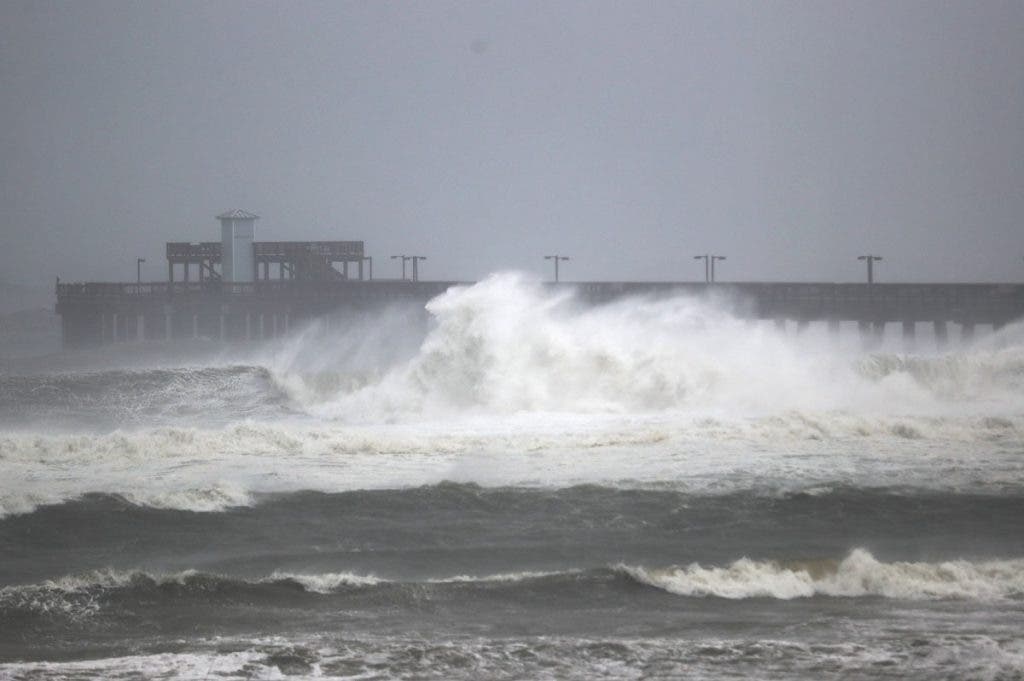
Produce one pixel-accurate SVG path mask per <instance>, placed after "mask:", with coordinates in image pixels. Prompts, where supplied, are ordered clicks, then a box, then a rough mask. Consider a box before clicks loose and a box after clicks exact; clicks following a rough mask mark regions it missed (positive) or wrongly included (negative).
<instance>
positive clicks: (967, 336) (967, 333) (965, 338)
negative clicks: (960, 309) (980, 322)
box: [960, 322, 974, 343]
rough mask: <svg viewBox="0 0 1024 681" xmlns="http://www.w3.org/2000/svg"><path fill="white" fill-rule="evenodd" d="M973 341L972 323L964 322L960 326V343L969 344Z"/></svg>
mask: <svg viewBox="0 0 1024 681" xmlns="http://www.w3.org/2000/svg"><path fill="white" fill-rule="evenodd" d="M973 340H974V322H964V323H963V324H962V325H961V326H960V342H961V343H970V342H971V341H973Z"/></svg>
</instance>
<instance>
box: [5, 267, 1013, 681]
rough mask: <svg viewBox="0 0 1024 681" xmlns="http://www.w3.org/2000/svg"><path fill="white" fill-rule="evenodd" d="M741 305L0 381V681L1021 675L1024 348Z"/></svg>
mask: <svg viewBox="0 0 1024 681" xmlns="http://www.w3.org/2000/svg"><path fill="white" fill-rule="evenodd" d="M741 304H742V301H728V300H717V299H694V298H686V297H664V298H657V299H632V300H625V301H619V302H616V303H612V304H608V305H604V306H600V307H587V306H583V305H580V304H579V303H578V302H577V301H575V300H574V299H573V297H572V295H571V294H570V293H567V292H562V293H555V292H552V291H550V290H545V289H543V288H542V287H541V286H540V285H539V284H537V283H536V282H534V281H531V280H530V279H528V278H526V277H523V276H521V275H516V274H498V275H494V276H492V277H490V278H488V279H486V280H484V281H482V282H481V283H479V284H476V285H473V286H466V287H462V288H456V289H452V290H450V291H449V292H447V293H446V294H444V295H442V296H439V297H438V298H436V299H434V300H432V301H430V303H429V304H428V305H427V306H426V309H425V310H423V309H416V308H414V307H400V306H396V307H393V308H389V309H385V310H380V311H379V312H375V313H365V314H363V315H360V316H359V317H357V318H355V319H353V318H346V317H343V316H342V317H338V318H336V319H324V320H318V321H316V322H314V323H312V324H309V325H307V326H306V327H304V328H301V329H297V330H294V331H293V333H291V334H290V335H289V336H287V337H285V338H279V339H275V340H272V341H267V342H265V343H262V344H259V345H251V346H245V347H242V346H238V347H232V346H221V345H218V344H216V343H214V342H205V343H204V342H199V343H193V344H190V345H187V346H174V347H170V346H162V345H161V344H159V343H146V344H135V345H130V344H123V345H120V346H113V347H107V348H103V349H98V350H94V351H89V352H77V353H68V354H65V355H57V356H51V357H46V358H43V359H39V358H35V359H19V360H12V361H10V362H8V367H7V371H6V372H5V373H3V374H2V375H0V678H4V679H8V678H9V679H92V678H103V679H280V678H289V679H291V678H295V679H301V678H339V679H587V680H589V679H598V678H599V679H683V678H687V679H689V678H693V679H730V678H757V679H1022V678H1024V324H1022V323H1016V324H1012V325H1009V326H1007V327H1004V328H1002V329H1000V330H998V331H991V332H988V333H986V334H979V335H978V336H977V337H975V338H973V339H970V340H969V341H968V340H967V339H964V340H963V341H961V340H960V339H958V338H957V335H956V334H953V338H952V339H951V341H952V342H951V345H950V346H949V347H948V348H941V349H940V348H937V347H936V345H935V343H934V340H933V339H932V338H930V336H929V335H928V333H927V329H926V328H925V327H924V325H922V326H921V328H920V329H919V333H918V335H917V339H916V343H915V346H914V347H907V346H905V345H904V341H903V339H902V338H899V337H898V336H897V335H896V334H890V336H889V337H887V338H886V340H885V341H884V342H883V344H882V345H880V346H877V347H872V348H869V349H865V348H864V346H863V343H862V340H861V339H860V338H859V336H858V335H857V333H856V329H855V328H848V327H847V326H846V325H844V327H843V329H842V330H841V333H840V334H839V335H838V336H836V335H830V334H829V333H828V331H827V329H826V328H824V325H823V324H822V325H812V327H811V328H809V329H807V330H806V331H804V332H802V333H798V332H797V330H796V329H795V328H792V327H791V328H789V329H779V328H777V327H776V326H775V325H774V324H772V323H770V322H753V321H750V320H746V319H743V318H742V316H740V315H736V314H733V312H732V310H734V309H736V307H735V306H737V305H741ZM819 326H821V327H822V328H818V327H819Z"/></svg>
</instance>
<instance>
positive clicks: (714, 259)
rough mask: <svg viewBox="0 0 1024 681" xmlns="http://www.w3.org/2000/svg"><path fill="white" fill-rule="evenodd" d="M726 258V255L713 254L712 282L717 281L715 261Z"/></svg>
mask: <svg viewBox="0 0 1024 681" xmlns="http://www.w3.org/2000/svg"><path fill="white" fill-rule="evenodd" d="M716 260H725V256H724V255H713V256H711V283H712V284H713V283H715V261H716Z"/></svg>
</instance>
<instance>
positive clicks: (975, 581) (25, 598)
mask: <svg viewBox="0 0 1024 681" xmlns="http://www.w3.org/2000/svg"><path fill="white" fill-rule="evenodd" d="M623 578H624V579H623ZM631 582H633V583H640V584H644V585H647V586H651V587H655V588H658V589H661V590H663V591H666V592H668V593H670V594H673V595H677V596H684V597H717V598H726V599H749V598H769V599H781V600H790V599H794V598H810V597H815V596H819V597H821V596H824V597H836V598H857V597H882V598H889V599H901V600H935V599H959V600H972V601H995V600H1005V599H1014V600H1018V599H1021V598H1022V597H1024V559H1016V560H991V561H984V562H971V561H967V560H952V561H945V562H940V563H909V562H893V563H885V562H881V561H879V560H877V559H876V558H875V557H874V556H872V555H871V554H870V553H869V552H867V551H866V550H864V549H855V550H854V551H852V552H851V553H850V554H849V555H848V556H847V557H846V558H844V559H843V560H841V561H834V560H832V561H828V560H825V561H813V562H808V561H791V562H776V561H754V560H750V559H747V558H743V559H740V560H737V561H736V562H734V563H732V564H731V565H729V566H726V567H702V566H700V565H696V564H694V565H690V566H688V567H685V568H683V567H678V568H667V569H655V568H645V567H635V566H629V565H617V566H614V567H610V568H596V569H590V570H567V571H554V572H551V571H549V572H530V571H524V572H514V573H506V574H495V575H482V576H469V575H455V576H451V577H442V578H431V579H426V580H422V581H412V582H403V581H393V580H388V579H383V578H380V577H377V576H374V575H361V574H355V573H348V572H340V573H323V574H296V573H285V572H275V573H273V574H271V575H269V576H266V577H261V578H253V579H243V578H238V577H229V576H224V575H216V574H209V573H202V572H196V571H194V570H188V571H185V572H181V573H177V574H171V575H152V574H148V573H145V572H139V571H127V572H125V571H115V570H100V571H95V572H91V573H87V574H83V575H76V576H67V577H63V578H61V579H57V580H50V581H46V582H42V583H39V584H31V585H23V586H7V587H3V588H0V614H5V615H6V616H8V617H14V616H16V615H20V616H34V617H39V616H45V617H60V618H64V619H67V620H70V621H76V620H81V619H83V618H89V617H94V616H97V615H100V614H102V613H103V612H105V611H107V610H121V609H126V608H127V609H130V608H131V607H133V606H132V604H133V603H136V602H140V603H146V604H149V605H150V606H155V605H159V604H171V603H173V602H181V601H193V600H197V601H203V602H223V603H225V604H229V603H236V604H237V603H242V604H255V603H262V604H264V605H270V604H273V603H275V602H278V601H280V602H281V603H282V604H283V603H288V604H289V605H290V607H302V604H301V602H296V601H295V594H296V593H297V592H303V593H305V594H307V595H308V596H309V597H311V598H313V597H338V598H344V597H346V596H347V595H355V594H358V593H359V592H367V591H374V590H384V591H386V592H387V593H388V594H389V596H388V599H390V600H394V599H395V598H401V594H408V595H410V596H414V597H415V598H418V599H437V600H450V599H466V598H470V599H472V598H474V597H475V596H474V594H476V593H477V592H480V593H483V592H485V591H486V592H488V593H496V592H495V590H496V589H497V590H500V592H501V593H504V594H506V595H507V596H508V597H510V598H517V597H519V596H517V595H516V594H520V595H525V594H527V593H533V594H544V593H547V594H550V597H551V598H559V597H568V598H573V599H577V598H588V597H594V596H596V594H597V593H598V592H603V591H608V590H611V591H612V592H615V593H618V594H619V595H620V596H621V597H623V598H628V594H629V584H630V583H631ZM361 602H365V601H361ZM369 602H371V603H372V602H375V601H369Z"/></svg>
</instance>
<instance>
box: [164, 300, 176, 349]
mask: <svg viewBox="0 0 1024 681" xmlns="http://www.w3.org/2000/svg"><path fill="white" fill-rule="evenodd" d="M173 337H174V326H173V325H172V324H171V306H170V305H164V340H171V338H173Z"/></svg>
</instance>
